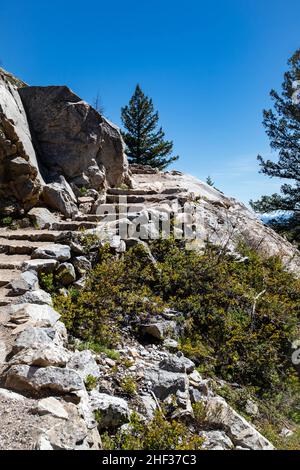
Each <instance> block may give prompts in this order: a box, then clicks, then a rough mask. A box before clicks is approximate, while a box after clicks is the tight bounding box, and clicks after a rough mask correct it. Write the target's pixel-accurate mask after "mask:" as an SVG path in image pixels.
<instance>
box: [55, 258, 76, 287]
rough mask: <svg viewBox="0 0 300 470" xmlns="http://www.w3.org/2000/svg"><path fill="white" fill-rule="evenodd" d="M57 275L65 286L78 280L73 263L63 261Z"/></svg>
mask: <svg viewBox="0 0 300 470" xmlns="http://www.w3.org/2000/svg"><path fill="white" fill-rule="evenodd" d="M56 277H57V279H58V280H59V282H60V284H62V285H63V286H68V285H70V284H72V282H74V281H76V274H75V269H74V266H73V265H72V264H71V263H62V264H61V265H60V266H59V267H58V269H57V270H56Z"/></svg>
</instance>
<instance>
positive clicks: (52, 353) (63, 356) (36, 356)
mask: <svg viewBox="0 0 300 470" xmlns="http://www.w3.org/2000/svg"><path fill="white" fill-rule="evenodd" d="M70 355H71V353H70V352H69V351H68V350H67V349H65V348H63V347H62V346H56V345H55V344H53V343H52V344H49V345H45V346H43V348H42V349H30V348H26V349H22V351H20V352H19V353H17V354H15V355H14V356H13V357H12V358H11V359H10V360H9V364H28V365H30V366H37V367H46V366H57V367H63V366H65V365H66V364H67V362H68V360H69V359H70Z"/></svg>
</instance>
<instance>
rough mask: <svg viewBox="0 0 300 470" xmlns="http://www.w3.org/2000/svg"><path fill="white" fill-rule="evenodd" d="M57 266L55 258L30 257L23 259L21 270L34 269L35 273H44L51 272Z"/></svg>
mask: <svg viewBox="0 0 300 470" xmlns="http://www.w3.org/2000/svg"><path fill="white" fill-rule="evenodd" d="M57 266H58V261H56V260H55V259H31V260H28V261H24V263H23V265H22V270H23V271H36V272H37V273H40V272H43V273H46V274H49V273H52V272H53V271H54V270H55V269H56V267H57Z"/></svg>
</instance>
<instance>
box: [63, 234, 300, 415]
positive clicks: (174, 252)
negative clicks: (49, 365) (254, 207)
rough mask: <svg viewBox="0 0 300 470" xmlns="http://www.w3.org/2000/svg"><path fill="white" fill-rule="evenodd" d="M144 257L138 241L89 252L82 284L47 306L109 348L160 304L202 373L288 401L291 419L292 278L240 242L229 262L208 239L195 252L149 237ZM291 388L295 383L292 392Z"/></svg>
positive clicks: (296, 307) (296, 286)
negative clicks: (92, 259) (92, 257)
mask: <svg viewBox="0 0 300 470" xmlns="http://www.w3.org/2000/svg"><path fill="white" fill-rule="evenodd" d="M151 250H152V253H153V255H154V257H155V258H156V260H157V263H156V265H154V264H153V263H151V262H150V261H149V257H148V254H147V252H146V251H145V250H144V248H143V247H142V246H140V245H137V246H135V247H134V248H132V249H130V250H128V251H127V252H126V253H124V255H118V256H114V255H112V254H111V253H110V250H109V249H108V248H107V247H104V248H101V249H100V251H99V259H98V264H97V265H96V267H95V268H94V269H93V270H92V271H91V272H90V273H89V277H88V280H87V284H86V287H85V288H84V289H82V290H81V291H80V292H79V294H78V296H77V297H76V298H74V296H73V297H72V296H71V295H69V296H68V297H65V296H59V297H57V298H56V299H55V305H56V306H57V308H58V309H59V311H60V313H61V314H62V319H63V321H64V322H65V324H66V326H67V328H68V331H69V332H70V333H71V334H72V335H73V336H75V337H78V338H80V339H81V340H83V341H91V342H93V343H99V344H101V345H102V347H105V348H109V349H113V348H114V347H115V346H116V345H117V343H118V341H119V338H120V336H121V335H122V328H123V327H124V326H127V325H128V324H131V325H132V328H133V331H135V325H136V324H140V323H141V322H143V321H144V320H145V319H146V318H151V315H157V314H160V313H161V312H162V311H163V309H164V308H165V307H170V308H175V309H176V310H179V311H180V312H182V315H183V317H184V335H183V337H182V338H181V340H180V348H181V350H182V351H183V352H184V354H185V355H187V356H189V357H191V358H192V359H193V360H194V361H195V362H196V365H197V366H198V368H200V370H201V371H202V372H203V373H206V374H209V375H210V376H217V377H219V378H222V379H224V380H226V381H228V382H238V383H239V384H240V385H241V386H242V387H246V388H249V387H250V388H253V390H254V393H255V396H256V398H262V399H263V400H267V398H269V399H270V400H271V399H273V400H275V399H276V403H277V406H279V405H278V404H279V403H280V404H281V405H280V406H282V407H283V403H285V402H286V403H289V409H290V412H289V411H288V410H287V407H286V408H285V409H283V408H282V413H283V414H284V415H285V416H286V417H287V418H288V419H293V420H297V419H299V414H300V413H299V400H300V398H299V397H300V394H299V378H298V376H297V375H296V373H295V370H294V368H293V367H292V363H291V342H292V341H293V340H294V339H296V338H297V337H299V313H300V281H299V280H297V279H295V278H294V277H293V276H292V275H291V274H289V273H288V272H286V271H285V270H284V269H283V267H282V264H281V262H280V259H279V258H275V257H272V258H268V259H267V258H264V257H261V256H259V255H258V254H257V253H256V252H254V251H253V250H250V249H249V248H247V247H241V248H240V251H241V253H242V255H243V256H245V257H247V258H246V261H245V262H237V260H236V258H235V257H234V256H230V255H226V254H224V253H223V252H222V251H220V250H219V249H218V248H216V247H213V246H210V245H208V246H207V248H206V249H205V250H204V252H203V253H202V254H200V253H197V252H195V251H189V250H186V249H185V247H184V244H183V243H182V242H175V241H174V240H172V239H168V240H157V241H155V242H153V243H152V244H151ZM297 390H298V391H297Z"/></svg>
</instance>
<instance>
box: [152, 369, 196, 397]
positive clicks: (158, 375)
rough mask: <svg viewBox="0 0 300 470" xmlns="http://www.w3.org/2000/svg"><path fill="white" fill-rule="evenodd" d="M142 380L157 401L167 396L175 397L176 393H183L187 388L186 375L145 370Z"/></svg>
mask: <svg viewBox="0 0 300 470" xmlns="http://www.w3.org/2000/svg"><path fill="white" fill-rule="evenodd" d="M144 379H145V382H146V383H147V385H148V387H149V389H150V390H151V391H152V392H153V393H154V394H155V396H156V397H157V398H158V399H159V400H164V399H165V398H167V397H168V396H169V395H176V393H177V392H178V391H181V392H185V390H186V388H187V377H186V374H181V373H174V372H168V371H165V370H161V369H159V370H158V369H146V370H145V374H144Z"/></svg>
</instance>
